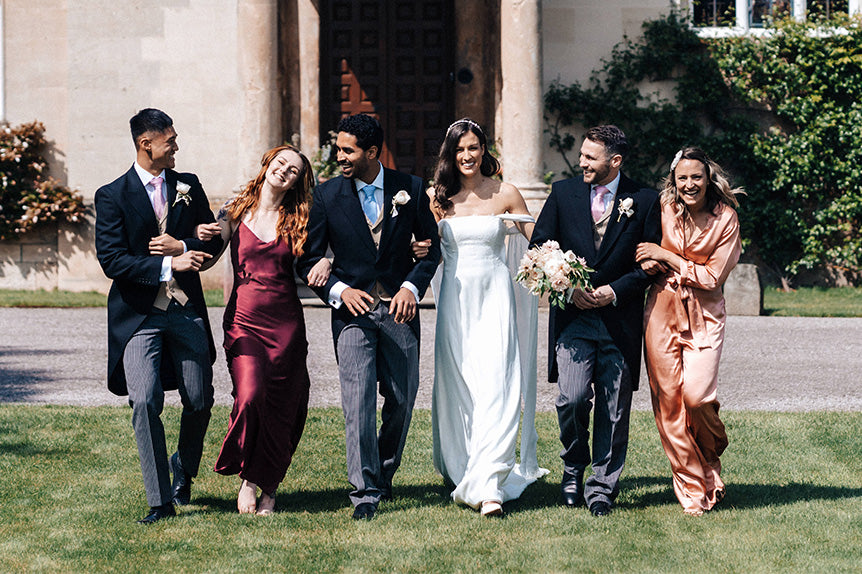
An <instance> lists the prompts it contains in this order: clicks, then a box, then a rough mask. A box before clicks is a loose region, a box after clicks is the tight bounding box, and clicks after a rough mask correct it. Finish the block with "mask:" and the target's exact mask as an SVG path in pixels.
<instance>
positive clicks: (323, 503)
mask: <svg viewBox="0 0 862 574" xmlns="http://www.w3.org/2000/svg"><path fill="white" fill-rule="evenodd" d="M348 494H349V490H348V489H346V488H331V489H326V490H304V489H300V490H293V491H285V492H278V493H277V494H276V497H275V506H276V508H277V509H278V511H279V512H308V513H310V514H317V513H328V512H336V511H339V510H343V509H345V508H348V507H349V506H350V499H349V498H348ZM394 494H395V498H394V499H393V500H392V501H387V502H383V503H381V505H382V506H388V507H391V508H401V509H404V508H430V507H436V506H446V505H448V504H451V502H452V499H451V498H450V497H449V490H448V489H447V488H446V487H445V486H444V485H443V484H438V483H432V484H408V485H401V486H398V485H396V486H395V488H394ZM192 503H193V504H194V505H200V506H202V507H205V508H206V510H200V511H199V512H204V513H210V512H213V511H215V512H226V513H235V512H236V498H233V497H230V498H216V497H212V496H199V497H194V496H193V500H192ZM196 512H198V511H190V512H189V513H188V514H195V513H196Z"/></svg>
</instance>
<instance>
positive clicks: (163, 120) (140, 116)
mask: <svg viewBox="0 0 862 574" xmlns="http://www.w3.org/2000/svg"><path fill="white" fill-rule="evenodd" d="M172 125H174V120H172V119H171V118H170V116H169V115H168V114H166V113H165V112H163V111H162V110H157V109H155V108H144V109H143V110H141V111H139V112H138V113H136V114H135V115H134V116H132V119H130V120H129V127H130V128H131V129H132V141H134V142H135V148H137V147H138V138H139V137H141V135H143V134H145V133H147V132H156V133H160V134H161V133H164V132H165V131H167V129H168V128H169V127H171V126H172Z"/></svg>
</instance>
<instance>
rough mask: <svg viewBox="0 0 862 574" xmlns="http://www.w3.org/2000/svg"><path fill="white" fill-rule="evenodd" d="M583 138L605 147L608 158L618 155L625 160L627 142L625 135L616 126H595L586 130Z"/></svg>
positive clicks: (627, 151) (627, 147)
mask: <svg viewBox="0 0 862 574" xmlns="http://www.w3.org/2000/svg"><path fill="white" fill-rule="evenodd" d="M584 138H585V139H588V140H590V141H594V142H599V143H600V144H602V145H603V146H605V151H607V152H608V157H609V158H610V157H613V156H615V155H617V154H619V155H621V156H622V158H623V159H624V160H625V159H626V156H628V154H629V142H628V140H627V139H626V134H624V133H623V130H621V129H620V128H618V127H617V126H614V125H610V124H608V125H603V126H595V127H593V128H590V129H589V130H587V133H586V134H584Z"/></svg>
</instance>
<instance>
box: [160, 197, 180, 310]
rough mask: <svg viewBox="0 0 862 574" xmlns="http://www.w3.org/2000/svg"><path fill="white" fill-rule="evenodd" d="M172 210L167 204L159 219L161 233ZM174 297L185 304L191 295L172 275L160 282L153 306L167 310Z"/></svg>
mask: <svg viewBox="0 0 862 574" xmlns="http://www.w3.org/2000/svg"><path fill="white" fill-rule="evenodd" d="M170 210H171V208H170V207H169V206H168V205H167V204H165V213H164V214H163V215H162V219H161V221H159V233H160V234H161V233H164V232H165V228H166V227H167V222H168V212H169V211H170ZM172 299H173V300H174V301H176V302H177V303H179V304H180V305H183V306H185V304H186V303H188V302H189V296H188V295H186V294H185V292H184V291H183V290H182V289H180V286H179V285H177V280H176V279H174V278H173V277H171V280H170V281H162V282H161V283H159V292H158V294H157V295H156V300H155V301H154V302H153V307H155V308H156V309H161V310H162V311H165V310H167V308H168V305H170V304H171V300H172Z"/></svg>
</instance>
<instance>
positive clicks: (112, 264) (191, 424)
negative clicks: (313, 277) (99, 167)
mask: <svg viewBox="0 0 862 574" xmlns="http://www.w3.org/2000/svg"><path fill="white" fill-rule="evenodd" d="M129 124H130V126H131V131H132V140H133V141H134V143H135V149H136V150H137V158H136V161H135V163H134V164H133V165H132V167H131V169H129V171H127V172H126V173H125V174H124V175H122V176H121V177H119V178H118V179H116V180H115V181H113V182H111V183H109V184H107V185H105V186H102V187H100V188H99V190H98V191H96V198H95V199H96V201H95V203H96V254H97V256H98V258H99V263H100V264H101V265H102V270H103V271H104V272H105V275H107V276H108V277H109V278H110V279H112V280H113V284H112V285H111V290H110V293H109V294H108V388H109V389H110V390H111V391H112V392H113V393H115V394H117V395H121V396H122V395H128V396H129V405H130V406H131V407H132V427H133V428H134V431H135V440H136V442H137V444H138V455H139V457H140V461H141V472H142V473H143V477H144V488H145V490H146V493H147V503H148V504H149V506H150V512H149V514H148V515H147V516H146V517H145V518H143V519H142V520H139V521H138V522H140V523H142V524H152V523H154V522H157V521H158V520H161V519H162V518H166V517H169V516H174V515H175V511H174V504H177V505H183V504H188V503H189V499H190V495H191V490H190V489H191V483H192V477H193V476H196V475H197V471H198V465H199V464H200V459H201V453H202V451H203V441H204V435H205V434H206V430H207V425H208V423H209V419H210V408H211V407H212V404H213V386H212V364H213V361H215V357H216V354H215V346H214V344H213V338H212V332H211V331H210V325H209V319H208V318H207V309H206V305H205V303H204V297H203V291H202V290H201V282H200V277H199V274H198V272H199V270H200V267H201V264H202V263H203V262H204V261H205V260H206V259H209V258H211V257H212V256H213V255H214V254H216V253H218V252H219V251H220V249H221V246H222V240H221V237H219V236H216V237H214V238H213V239H211V240H209V241H207V242H203V241H200V240H198V239H195V238H194V229H195V226H196V225H198V224H201V223H212V222H213V221H214V218H213V214H212V211H210V208H209V202H208V200H207V197H206V195H205V194H204V190H203V188H202V187H201V184H200V182H199V181H198V178H197V177H196V176H194V175H193V174H190V173H177V172H176V171H174V170H173V168H174V154H175V153H176V152H177V150H178V149H179V147H178V146H177V132H176V131H175V130H174V127H173V122H172V121H171V118H170V117H168V115H167V114H165V113H164V112H162V111H160V110H155V109H144V110H141V111H140V112H138V113H137V114H136V115H135V116H134V117H132V119H131V120H130V121H129ZM178 238H183V239H182V241H180V240H179V239H178ZM169 389H178V390H179V393H180V397H181V399H182V404H183V413H182V418H181V421H180V436H179V441H178V444H177V451H176V452H175V453H174V454H173V456H171V458H170V461H169V460H168V455H167V448H166V445H165V431H164V428H163V426H162V421H161V418H160V417H161V413H162V406H163V404H164V397H165V394H164V391H165V390H169ZM169 467H170V470H171V471H172V472H173V482H171V479H170V475H169V472H168V470H169Z"/></svg>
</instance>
